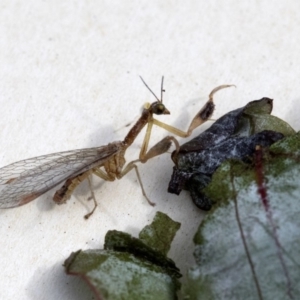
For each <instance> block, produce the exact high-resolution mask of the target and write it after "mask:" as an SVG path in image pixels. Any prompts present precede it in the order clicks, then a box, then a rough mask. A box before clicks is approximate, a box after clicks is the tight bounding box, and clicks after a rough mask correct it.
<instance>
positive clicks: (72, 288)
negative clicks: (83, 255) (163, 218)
mask: <svg viewBox="0 0 300 300" xmlns="http://www.w3.org/2000/svg"><path fill="white" fill-rule="evenodd" d="M299 37H300V2H299V1H297V0H286V1H280V0H274V1H272V2H271V1H196V0H194V1H189V0H186V1H159V0H154V1H141V0H140V1H96V0H90V1H89V0H86V1H58V0H52V1H34V0H27V1H21V0H2V1H1V3H0V105H1V106H0V107H1V116H0V149H1V151H0V166H5V165H7V164H10V163H12V162H15V161H18V160H22V159H25V158H29V157H34V156H38V155H43V154H48V153H53V152H60V151H64V150H71V149H77V148H87V147H94V146H101V145H105V144H107V143H108V142H112V141H115V140H121V139H123V138H124V136H125V134H126V133H127V131H128V127H125V125H126V124H127V123H129V122H133V121H136V120H137V117H138V116H139V113H140V109H141V107H142V105H143V104H144V103H145V102H147V101H149V102H153V101H154V98H153V96H152V95H151V94H150V93H149V91H148V90H147V89H146V88H145V86H144V85H143V84H142V83H141V81H140V79H139V77H138V75H142V76H143V77H144V79H145V80H146V82H147V83H148V85H149V86H150V87H151V88H152V89H153V90H154V91H155V92H156V93H157V94H158V95H159V92H160V80H161V76H162V75H165V89H166V93H165V95H164V103H165V104H166V106H167V107H168V108H169V110H170V111H171V115H170V116H163V117H159V119H160V120H163V121H165V122H167V123H168V124H171V125H174V126H176V127H179V128H182V129H187V127H188V124H189V122H190V120H191V119H192V117H193V115H194V114H195V113H196V111H197V110H198V109H199V108H200V107H201V106H202V105H203V104H204V102H205V101H206V100H207V95H208V93H209V92H210V91H211V90H212V89H213V88H214V87H216V86H218V85H220V84H226V83H227V84H235V85H236V86H237V88H236V89H234V88H232V89H226V90H223V91H220V92H219V93H218V94H217V95H216V97H215V103H216V105H217V109H216V112H215V114H214V118H217V117H219V116H221V115H222V114H224V113H226V112H228V111H229V110H232V109H235V108H237V107H239V106H242V105H244V104H246V103H247V102H248V101H250V100H254V99H260V98H262V97H264V96H266V97H270V98H274V114H275V115H277V116H280V117H281V118H283V119H285V120H287V121H289V122H290V123H291V125H292V126H293V127H294V128H295V129H297V130H298V129H299V128H300V121H299V117H298V115H299V111H300V101H299V100H300V84H299V83H300V82H299V79H300V43H299ZM208 125H209V124H207V125H205V126H203V127H202V129H201V128H199V129H198V130H196V132H195V134H197V133H199V132H201V131H202V130H203V129H204V128H207V126H208ZM142 135H143V134H141V137H140V139H138V140H137V141H136V142H135V143H134V145H133V146H132V147H131V149H130V151H128V156H127V159H128V161H130V160H131V159H136V158H137V157H138V153H139V149H140V146H141V138H142ZM165 135H167V133H166V132H164V131H163V130H161V129H157V128H154V130H153V135H152V138H151V141H152V144H153V143H155V142H157V141H159V140H160V138H162V137H164V136H165ZM172 166H173V164H172V161H171V160H170V155H169V154H165V155H162V156H160V157H158V158H155V159H153V160H152V161H149V162H148V163H147V164H145V165H141V166H140V172H141V176H142V180H143V182H144V186H145V189H146V191H147V193H148V196H149V197H150V198H151V200H152V201H154V202H156V203H157V206H156V207H155V208H153V207H151V206H149V205H148V204H147V202H146V201H145V199H144V198H143V196H142V194H141V191H140V187H139V185H138V182H137V180H136V176H135V173H134V172H132V173H130V174H129V175H128V176H126V177H125V178H123V179H122V180H121V181H116V182H113V183H109V182H105V183H104V182H103V181H101V180H98V179H96V178H95V179H94V187H95V193H96V197H97V199H98V202H99V207H98V209H97V211H96V212H95V213H94V215H93V216H92V217H91V218H90V220H88V221H86V220H84V219H83V215H84V214H86V213H87V212H88V211H89V209H90V208H91V207H92V203H87V202H86V201H85V200H86V199H87V198H88V197H89V189H88V185H87V184H86V183H84V184H82V186H80V187H79V188H78V189H77V190H76V192H75V194H74V196H73V197H72V198H71V200H70V201H69V202H68V203H67V204H66V205H62V206H57V205H55V204H53V202H52V201H51V198H52V196H53V193H54V191H55V190H52V191H49V192H48V193H46V194H45V195H43V196H41V197H40V198H38V199H37V200H35V201H33V202H31V203H29V204H27V205H25V206H23V207H19V208H15V209H9V210H1V211H0V231H1V233H0V299H48V300H57V299H75V300H76V299H90V298H92V295H91V294H90V296H86V294H85V293H87V292H88V291H89V289H88V288H87V287H86V286H85V284H84V283H82V282H81V281H80V280H79V279H78V278H75V277H70V276H67V275H65V273H64V269H63V267H62V263H63V261H64V260H65V259H66V258H67V257H68V256H69V254H70V253H71V252H72V251H76V250H78V249H88V248H92V249H95V248H101V247H102V245H103V239H104V235H105V233H106V231H107V230H109V229H118V230H124V231H127V232H129V233H131V234H133V235H137V234H138V232H139V231H140V229H141V228H142V227H143V226H145V225H146V224H148V223H149V222H151V220H152V218H153V216H154V214H155V212H156V211H157V210H160V211H163V212H165V213H167V214H169V216H171V217H172V218H173V219H175V220H177V221H179V222H181V223H182V228H181V230H180V232H179V233H178V235H177V236H176V239H175V241H174V243H173V248H172V250H171V252H170V256H171V257H172V258H173V259H175V260H176V261H177V263H178V265H179V267H180V268H181V269H182V271H183V273H185V272H186V270H187V267H188V265H189V264H190V263H192V261H193V257H192V251H193V246H192V237H193V235H194V233H195V231H196V228H197V227H198V225H199V223H200V220H201V218H202V217H203V214H202V213H201V212H200V211H199V210H197V209H196V208H195V207H194V205H193V204H192V202H191V200H190V198H189V195H188V193H186V192H182V193H181V195H180V196H179V197H178V196H176V195H171V194H168V193H167V191H166V190H167V186H168V182H169V180H170V176H171V173H172Z"/></svg>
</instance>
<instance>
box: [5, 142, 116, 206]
mask: <svg viewBox="0 0 300 300" xmlns="http://www.w3.org/2000/svg"><path fill="white" fill-rule="evenodd" d="M120 149H121V143H120V142H115V143H112V144H108V145H106V146H102V147H97V148H88V149H79V150H71V151H65V152H60V153H53V154H48V155H43V156H38V157H34V158H29V159H25V160H22V161H18V162H15V163H12V164H10V165H8V166H5V167H3V168H1V169H0V208H10V207H15V206H20V205H23V204H26V203H28V202H29V201H32V200H34V199H35V198H37V197H39V196H40V195H42V194H43V193H45V192H47V191H48V190H50V189H52V188H53V187H54V186H56V185H58V184H59V183H61V182H63V181H65V180H66V179H67V178H69V177H74V176H76V175H78V174H81V173H83V172H85V171H88V170H90V169H92V168H95V167H97V166H101V165H103V163H104V162H105V161H106V160H108V159H109V158H110V157H111V156H112V155H114V154H116V153H117V152H119V151H120Z"/></svg>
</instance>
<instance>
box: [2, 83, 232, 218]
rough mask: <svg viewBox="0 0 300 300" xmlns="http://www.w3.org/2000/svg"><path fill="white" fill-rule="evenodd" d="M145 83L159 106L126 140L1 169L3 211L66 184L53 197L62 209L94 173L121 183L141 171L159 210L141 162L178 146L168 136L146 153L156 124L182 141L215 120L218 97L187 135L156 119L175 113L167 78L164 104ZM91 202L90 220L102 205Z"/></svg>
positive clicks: (150, 107)
mask: <svg viewBox="0 0 300 300" xmlns="http://www.w3.org/2000/svg"><path fill="white" fill-rule="evenodd" d="M141 80H142V81H143V83H144V84H145V86H146V87H147V88H148V89H149V91H150V92H151V93H152V94H153V95H154V96H155V98H156V100H157V101H155V102H153V103H152V104H149V103H148V104H146V105H145V107H144V109H143V111H142V114H141V116H140V118H139V119H138V121H137V122H136V123H135V124H134V126H133V127H132V128H131V129H130V131H129V132H128V134H127V135H126V137H125V138H124V140H123V141H115V142H113V143H110V144H108V145H105V146H101V147H95V148H88V149H79V150H72V151H65V152H60V153H54V154H48V155H43V156H38V157H34V158H30V159H25V160H22V161H19V162H15V163H12V164H10V165H8V166H5V167H3V168H1V169H0V208H12V207H17V206H21V205H24V204H26V203H28V202H30V201H32V200H34V199H36V198H38V197H39V196H40V195H42V194H44V193H45V192H47V191H49V190H50V189H52V188H53V187H55V186H57V185H59V184H60V183H62V182H64V181H65V183H64V184H63V186H62V187H61V188H60V189H59V190H58V191H57V192H56V193H55V195H54V197H53V200H54V202H55V203H57V204H62V203H65V202H66V201H67V200H68V199H69V198H70V196H71V194H72V192H73V191H74V189H75V188H76V187H77V186H78V185H79V184H80V183H81V182H82V181H83V180H85V179H88V178H89V176H90V175H92V174H95V175H97V176H99V177H100V178H102V179H104V180H106V181H114V180H115V179H121V178H122V177H123V176H124V175H126V174H127V173H128V172H130V171H131V170H132V169H135V171H136V174H137V178H138V181H139V183H140V186H141V189H142V193H143V195H144V197H145V198H146V199H147V201H148V202H149V204H151V205H154V203H152V202H151V201H150V200H149V199H148V197H147V195H146V193H145V190H144V188H143V185H142V182H141V178H140V175H139V172H138V168H137V165H136V163H137V162H141V163H145V162H146V161H148V160H149V159H150V158H152V157H155V156H157V155H160V154H162V153H165V152H167V151H168V149H169V147H170V146H171V143H172V141H173V142H174V143H177V144H178V142H177V141H176V140H175V139H174V138H173V137H172V136H168V137H166V138H165V139H163V141H162V142H160V143H158V144H156V145H155V146H154V147H152V148H151V149H150V150H149V151H148V152H147V149H148V145H149V140H150V135H151V130H152V127H153V125H156V126H159V127H162V128H164V129H166V130H167V131H169V132H171V133H172V134H175V135H177V136H180V137H186V136H189V135H190V134H191V132H192V131H193V129H194V128H196V127H197V126H199V125H201V124H202V123H203V122H205V121H206V120H207V119H208V118H209V117H210V116H211V115H212V113H213V110H214V104H213V101H212V96H213V93H212V94H211V97H210V99H209V101H207V103H206V104H205V105H204V107H203V108H202V109H201V110H200V111H199V112H198V113H197V115H196V116H195V117H194V119H193V120H192V122H191V124H190V126H189V129H188V131H187V132H184V131H181V130H179V129H177V128H175V127H172V126H170V125H167V124H165V123H162V122H160V121H158V120H157V119H155V118H154V117H153V115H162V114H170V112H169V110H168V109H167V108H166V107H165V106H164V104H163V103H162V99H163V92H164V89H163V81H164V77H162V81H161V99H158V97H157V96H156V95H155V94H154V93H153V92H152V90H151V89H150V88H149V87H148V85H147V84H146V83H145V81H144V80H143V79H142V77H141ZM225 87H227V86H226V85H224V86H220V87H219V88H217V89H215V90H214V92H216V91H217V90H219V89H221V88H225ZM146 125H147V130H146V134H145V137H144V140H143V144H142V147H141V150H140V154H139V159H137V160H134V161H132V162H130V163H128V164H127V165H125V162H126V160H125V152H126V150H127V148H128V147H130V145H131V144H132V143H133V142H134V140H135V138H136V137H137V136H138V134H139V133H140V132H141V130H142V129H143V128H144V127H145V126H146ZM178 146H179V145H178ZM92 198H93V200H94V208H93V209H92V211H91V212H89V213H88V214H86V215H85V218H86V219H87V218H89V217H90V216H91V215H92V214H93V212H94V211H95V209H96V207H97V201H96V199H95V197H94V195H93V193H92Z"/></svg>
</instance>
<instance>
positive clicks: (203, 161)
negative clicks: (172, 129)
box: [168, 98, 284, 210]
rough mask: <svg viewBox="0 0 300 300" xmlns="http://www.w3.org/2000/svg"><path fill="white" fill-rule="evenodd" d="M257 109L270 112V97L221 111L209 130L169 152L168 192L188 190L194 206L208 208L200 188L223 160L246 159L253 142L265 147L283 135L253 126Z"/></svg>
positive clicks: (266, 113)
mask: <svg viewBox="0 0 300 300" xmlns="http://www.w3.org/2000/svg"><path fill="white" fill-rule="evenodd" d="M257 111H260V112H262V115H268V114H270V113H271V111H272V100H271V99H269V98H262V99H260V100H256V101H252V102H249V103H248V104H247V105H246V106H244V107H242V108H239V109H236V110H233V111H231V112H229V113H227V114H225V115H224V116H223V117H221V118H220V119H218V120H217V121H216V122H215V123H214V124H213V125H212V126H211V127H210V128H209V129H207V130H206V131H204V132H203V133H201V134H200V135H198V136H197V137H195V138H194V139H192V140H191V141H189V142H187V143H185V144H183V145H182V146H181V147H180V148H177V150H176V151H174V152H173V154H172V159H173V161H174V163H175V166H174V169H173V174H172V178H171V181H170V183H169V188H168V192H170V193H173V194H177V195H179V193H180V192H181V190H182V189H186V190H189V192H190V194H191V197H192V200H193V202H194V203H195V204H196V206H198V207H199V208H200V209H203V210H209V209H210V208H211V205H212V203H211V201H210V199H208V198H207V197H206V196H205V194H204V193H203V191H202V190H203V189H204V187H205V186H207V185H208V183H209V182H210V180H211V177H212V175H213V173H214V172H215V170H216V169H217V168H218V167H219V166H220V164H221V163H222V162H223V161H225V160H227V159H233V158H234V159H239V160H247V159H249V157H251V156H253V154H254V151H255V147H256V145H261V146H262V147H269V146H270V145H271V144H273V143H275V142H276V141H278V140H280V139H282V138H283V137H284V135H283V134H282V133H280V132H276V131H273V130H262V128H261V127H259V128H256V127H255V124H256V122H255V118H256V117H257ZM262 124H263V123H262ZM266 129H268V128H266Z"/></svg>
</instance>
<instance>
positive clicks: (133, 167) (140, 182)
mask: <svg viewBox="0 0 300 300" xmlns="http://www.w3.org/2000/svg"><path fill="white" fill-rule="evenodd" d="M139 161H140V160H139V159H137V160H133V161H131V162H130V163H129V164H127V166H126V167H125V168H124V169H123V171H122V172H121V173H120V174H118V175H117V178H118V179H121V178H122V177H123V176H125V175H126V174H127V173H128V172H130V171H131V170H132V169H135V173H136V176H137V179H138V181H139V184H140V186H141V189H142V193H143V196H144V197H145V198H146V200H147V201H148V203H149V204H150V205H151V206H155V203H154V202H152V201H150V199H149V198H148V197H147V194H146V192H145V189H144V186H143V183H142V179H141V176H140V173H139V170H138V167H137V165H136V164H135V163H136V162H139Z"/></svg>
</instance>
